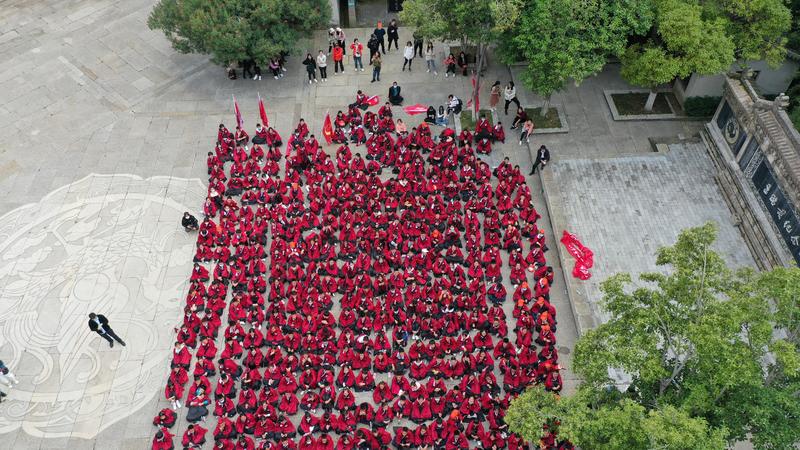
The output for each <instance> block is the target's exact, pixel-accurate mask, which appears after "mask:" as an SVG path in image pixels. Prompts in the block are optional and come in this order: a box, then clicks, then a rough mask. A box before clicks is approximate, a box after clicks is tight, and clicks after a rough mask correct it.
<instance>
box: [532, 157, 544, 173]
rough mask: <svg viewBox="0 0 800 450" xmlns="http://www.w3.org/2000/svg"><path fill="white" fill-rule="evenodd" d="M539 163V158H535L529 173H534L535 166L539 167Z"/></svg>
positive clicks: (540, 161)
mask: <svg viewBox="0 0 800 450" xmlns="http://www.w3.org/2000/svg"><path fill="white" fill-rule="evenodd" d="M539 164H542V160H540V159H539V158H536V161H534V162H533V167H531V173H530V175H533V174H535V173H536V168H537V167H539ZM542 169H544V164H542Z"/></svg>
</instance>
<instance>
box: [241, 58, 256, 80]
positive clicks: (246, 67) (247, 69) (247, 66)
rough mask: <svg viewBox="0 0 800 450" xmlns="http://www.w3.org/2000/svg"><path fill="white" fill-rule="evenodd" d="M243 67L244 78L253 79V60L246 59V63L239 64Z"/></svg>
mask: <svg viewBox="0 0 800 450" xmlns="http://www.w3.org/2000/svg"><path fill="white" fill-rule="evenodd" d="M239 64H240V65H241V66H242V78H253V72H252V70H251V69H252V68H253V60H252V59H245V60H244V61H242V62H240V63H239Z"/></svg>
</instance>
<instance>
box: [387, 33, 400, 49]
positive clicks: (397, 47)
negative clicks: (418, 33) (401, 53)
mask: <svg viewBox="0 0 800 450" xmlns="http://www.w3.org/2000/svg"><path fill="white" fill-rule="evenodd" d="M399 39H400V38H399V37H398V36H394V37H391V36H390V37H389V46H388V47H387V48H388V49H389V50H391V49H392V42H394V49H395V50H400V46H399V45H398V44H397V41H398V40H399Z"/></svg>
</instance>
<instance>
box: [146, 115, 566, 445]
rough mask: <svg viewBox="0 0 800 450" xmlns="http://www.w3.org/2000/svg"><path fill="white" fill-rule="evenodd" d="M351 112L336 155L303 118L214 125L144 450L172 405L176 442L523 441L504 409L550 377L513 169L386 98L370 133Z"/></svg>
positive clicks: (546, 331)
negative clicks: (181, 417)
mask: <svg viewBox="0 0 800 450" xmlns="http://www.w3.org/2000/svg"><path fill="white" fill-rule="evenodd" d="M363 106H364V105H362V104H359V103H358V101H357V102H356V104H354V105H351V107H350V108H349V112H348V113H347V114H341V115H337V117H336V120H335V122H336V128H337V140H338V141H339V142H341V146H340V147H339V148H338V150H336V153H335V156H334V157H331V156H330V155H329V154H327V153H326V152H325V151H324V150H323V149H322V148H321V146H320V144H319V142H318V141H317V140H316V138H315V137H314V135H313V134H311V133H310V132H309V129H308V126H307V124H306V123H305V122H304V121H303V120H302V119H301V120H300V122H299V123H298V125H297V128H296V129H295V130H294V131H293V132H292V134H291V136H290V137H289V139H288V141H287V142H286V143H285V145H284V142H283V140H282V138H281V136H280V135H279V134H278V133H277V132H276V131H275V130H274V129H273V128H270V127H262V126H260V125H259V126H258V127H257V130H256V136H254V140H255V142H260V143H261V144H252V145H251V142H250V141H251V140H250V137H249V136H248V134H247V133H246V132H245V131H244V130H242V129H241V128H239V127H237V128H236V129H235V130H234V132H230V131H229V130H228V129H227V128H225V126H224V125H220V126H219V132H218V136H217V138H218V139H217V144H216V147H215V149H214V151H213V152H210V153H209V156H208V173H209V186H208V197H207V199H206V200H205V203H204V205H203V212H204V215H205V219H204V220H203V221H202V223H201V225H200V227H199V231H198V238H197V250H196V254H195V255H194V260H195V265H194V269H193V270H192V273H191V284H190V287H189V291H188V294H187V296H186V304H185V308H184V316H183V321H182V324H181V326H180V328H179V329H178V330H177V340H176V343H175V348H174V351H173V353H172V362H171V367H172V370H171V372H170V375H169V379H168V382H167V385H166V387H165V391H164V395H165V398H166V399H168V400H170V401H172V405H173V408H165V409H164V410H162V411H161V412H160V413H159V414H158V416H156V417H155V418H154V419H153V424H154V425H155V426H157V427H158V431H157V432H156V436H155V437H154V439H153V446H152V448H153V449H154V450H167V449H172V448H173V446H174V443H173V435H172V434H171V433H170V428H171V427H172V426H173V425H174V424H175V422H176V420H177V413H176V411H179V410H180V408H183V407H184V406H185V409H186V420H188V421H189V422H190V423H191V425H190V426H189V428H188V429H187V430H186V432H185V433H184V434H183V436H182V438H181V444H182V446H183V448H201V447H202V446H203V445H204V443H205V442H206V441H207V440H208V441H213V448H214V449H219V450H254V449H269V450H293V449H298V450H333V449H337V450H340V449H341V450H350V449H383V448H390V447H393V448H396V449H398V450H406V449H444V450H457V449H468V448H482V449H506V448H507V449H509V450H517V449H528V448H530V444H529V443H526V442H524V441H523V440H522V439H521V438H519V437H518V436H517V435H515V434H514V433H511V432H510V431H509V430H508V427H507V425H506V424H505V422H504V420H503V416H504V413H505V410H506V408H507V407H508V404H509V401H510V400H511V399H513V398H514V397H515V396H517V395H518V394H520V393H521V392H522V391H523V390H524V389H525V388H526V387H527V386H530V385H532V384H535V383H540V384H542V385H544V386H545V387H546V388H547V389H548V390H551V391H554V392H558V391H560V389H561V376H560V374H559V370H560V367H559V365H558V352H557V350H556V347H555V329H556V311H555V309H554V308H553V306H552V305H551V304H550V302H549V290H550V286H551V285H552V283H553V271H552V268H550V267H549V266H547V263H546V259H545V252H546V250H547V246H546V244H545V237H544V233H543V231H542V230H541V229H539V226H538V225H537V219H539V217H540V216H539V214H538V213H537V211H536V209H535V208H534V207H533V204H532V201H531V191H530V189H529V187H528V186H527V185H526V184H525V177H524V176H523V175H522V174H521V173H520V169H519V167H518V166H512V165H511V164H510V163H509V161H508V159H506V160H504V161H503V162H502V163H501V164H500V165H499V166H498V167H497V168H496V169H494V170H492V169H491V168H490V166H489V165H488V164H487V163H486V162H484V161H482V160H481V159H479V158H478V157H477V156H476V154H475V152H476V150H475V149H474V148H472V146H471V141H472V139H471V136H470V135H469V132H468V131H466V132H462V133H461V135H458V136H457V135H456V133H455V132H454V131H453V130H452V129H450V128H446V129H444V131H442V132H441V133H440V134H438V135H437V136H434V135H433V133H432V132H431V129H430V127H429V126H428V124H426V123H425V122H423V123H421V124H420V125H419V126H417V127H415V128H413V129H412V130H411V131H410V132H408V131H407V132H405V133H401V134H400V135H398V134H397V133H396V132H395V130H394V121H393V118H392V114H391V107H389V108H388V110H386V109H384V108H386V107H383V108H381V111H379V113H378V114H377V115H375V114H372V116H374V117H375V118H376V120H378V121H379V125H378V127H377V129H375V130H370V132H369V136H366V135H365V134H364V133H365V131H364V129H365V127H364V126H362V125H363V122H364V121H365V120H366V119H367V116H368V115H369V114H371V113H370V112H367V114H364V116H363V117H362V115H361V114H360V110H362V109H366V108H364V107H363ZM348 143H351V144H355V145H356V148H358V147H360V146H361V145H362V144H363V145H364V147H365V155H364V156H362V155H361V154H360V153H359V152H355V153H354V152H353V150H352V149H351V148H350V147H349V144H348ZM284 147H285V149H286V151H285V153H284V151H283V150H282V149H283V148H284ZM281 162H283V171H281V170H280V169H281ZM504 266H505V267H507V268H508V270H507V271H506V272H507V273H510V275H509V279H508V280H505V281H506V283H505V285H504V280H503V278H504V275H503V272H504V271H503V267H504ZM506 285H509V286H513V290H510V291H507V289H506V287H505V286H506ZM507 311H508V312H510V315H511V317H510V318H508V317H507ZM509 324H513V329H509V328H508V327H509ZM212 380H213V381H212ZM184 402H185V405H184V404H183V403H184ZM208 415H213V417H214V418H215V419H216V420H215V421H216V424H215V425H214V426H211V425H209V428H213V430H209V429H206V428H205V427H204V426H203V425H204V424H206V417H207V416H208ZM209 431H210V436H209ZM536 445H539V446H541V447H542V448H548V449H566V448H571V445H570V444H569V443H565V442H560V441H558V439H557V437H556V436H554V435H553V434H551V433H549V432H547V431H546V430H545V432H544V435H543V437H542V439H541V441H540V442H538V443H536Z"/></svg>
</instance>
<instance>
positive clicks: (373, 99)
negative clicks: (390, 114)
mask: <svg viewBox="0 0 800 450" xmlns="http://www.w3.org/2000/svg"><path fill="white" fill-rule="evenodd" d="M380 102H381V98H380V97H378V96H377V95H373V96H372V97H368V98H367V104H368V105H369V106H375V105H377V104H378V103H380Z"/></svg>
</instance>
